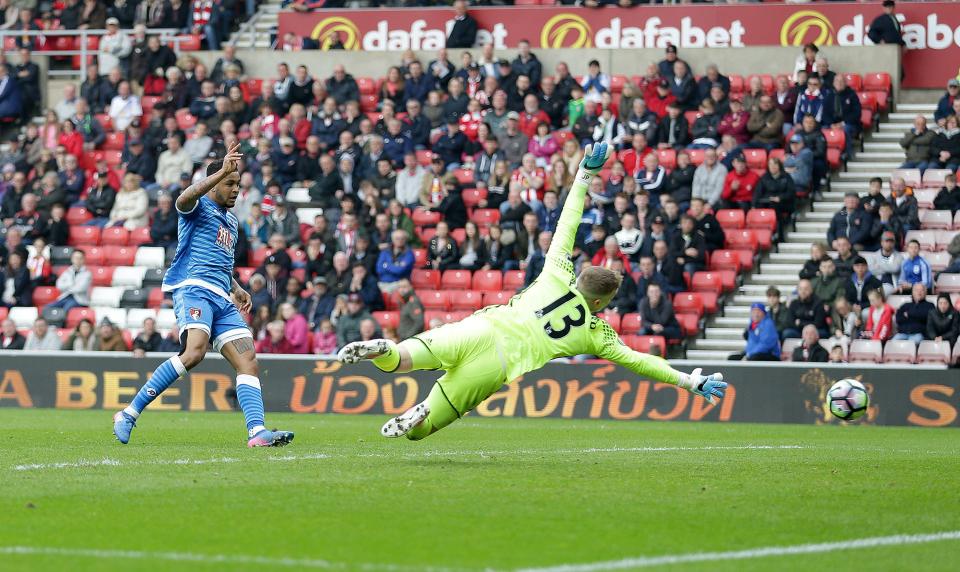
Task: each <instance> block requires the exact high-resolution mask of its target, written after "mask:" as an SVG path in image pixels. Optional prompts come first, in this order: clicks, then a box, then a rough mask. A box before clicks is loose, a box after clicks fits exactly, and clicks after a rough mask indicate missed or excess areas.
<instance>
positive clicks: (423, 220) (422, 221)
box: [410, 207, 443, 226]
mask: <svg viewBox="0 0 960 572" xmlns="http://www.w3.org/2000/svg"><path fill="white" fill-rule="evenodd" d="M410 218H411V219H412V220H413V224H415V225H417V226H436V225H437V223H438V222H440V219H441V218H443V216H442V215H441V214H440V213H438V212H434V211H428V210H427V209H424V208H420V207H418V208H415V209H413V214H412V216H411V217H410Z"/></svg>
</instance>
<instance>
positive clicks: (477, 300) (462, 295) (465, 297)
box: [449, 290, 484, 312]
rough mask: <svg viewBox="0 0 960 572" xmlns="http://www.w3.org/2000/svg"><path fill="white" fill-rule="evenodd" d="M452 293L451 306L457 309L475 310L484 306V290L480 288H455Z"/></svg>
mask: <svg viewBox="0 0 960 572" xmlns="http://www.w3.org/2000/svg"><path fill="white" fill-rule="evenodd" d="M449 294H450V308H451V309H452V310H454V311H455V312H456V311H468V312H475V311H477V310H479V309H480V308H482V307H483V305H484V304H483V294H484V293H483V292H480V291H478V290H453V291H451V292H449Z"/></svg>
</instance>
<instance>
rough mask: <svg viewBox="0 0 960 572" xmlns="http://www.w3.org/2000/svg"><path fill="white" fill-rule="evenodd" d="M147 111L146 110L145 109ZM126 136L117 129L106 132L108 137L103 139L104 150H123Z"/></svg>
mask: <svg viewBox="0 0 960 572" xmlns="http://www.w3.org/2000/svg"><path fill="white" fill-rule="evenodd" d="M144 111H146V110H144ZM125 140H126V136H125V135H124V134H123V133H120V132H117V131H111V132H110V133H107V134H106V138H105V139H104V140H103V146H102V147H103V150H104V151H123V146H124V142H125Z"/></svg>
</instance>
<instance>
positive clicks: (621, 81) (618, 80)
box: [610, 73, 630, 93]
mask: <svg viewBox="0 0 960 572" xmlns="http://www.w3.org/2000/svg"><path fill="white" fill-rule="evenodd" d="M628 81H630V80H629V79H627V76H625V75H623V74H619V73H615V74H611V75H610V91H611V92H613V93H620V92H621V91H623V86H624V85H626V84H627V82H628Z"/></svg>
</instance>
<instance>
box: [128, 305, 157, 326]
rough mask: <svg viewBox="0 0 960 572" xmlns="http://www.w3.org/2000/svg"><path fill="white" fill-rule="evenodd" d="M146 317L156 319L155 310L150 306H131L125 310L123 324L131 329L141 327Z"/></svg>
mask: <svg viewBox="0 0 960 572" xmlns="http://www.w3.org/2000/svg"><path fill="white" fill-rule="evenodd" d="M147 318H153V319H154V320H156V319H157V311H156V310H152V309H150V308H132V309H129V310H127V316H126V323H125V325H124V326H123V327H124V328H128V329H131V330H140V329H142V328H143V321H144V320H146V319H147Z"/></svg>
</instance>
